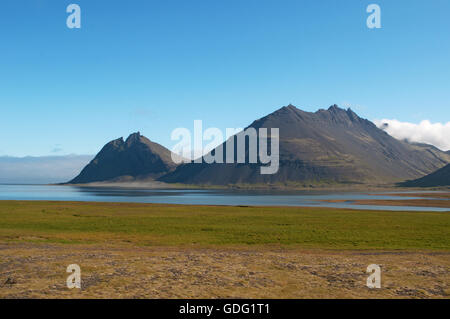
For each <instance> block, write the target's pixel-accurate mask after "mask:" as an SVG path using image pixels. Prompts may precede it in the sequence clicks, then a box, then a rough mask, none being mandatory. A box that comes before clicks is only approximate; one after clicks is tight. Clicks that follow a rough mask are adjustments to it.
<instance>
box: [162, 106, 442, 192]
mask: <svg viewBox="0 0 450 319" xmlns="http://www.w3.org/2000/svg"><path fill="white" fill-rule="evenodd" d="M249 127H253V128H255V129H259V128H279V130H280V168H279V171H278V172H277V173H276V174H273V175H261V174H260V169H259V168H260V165H259V164H206V163H202V164H194V163H188V164H183V165H180V166H179V167H177V169H176V170H175V171H174V172H171V173H169V174H167V175H165V176H163V177H162V178H161V179H160V180H161V181H165V182H179V183H188V184H219V185H226V184H240V183H252V184H254V183H288V182H295V183H297V182H301V183H305V182H306V183H309V182H330V183H335V182H338V183H367V182H370V183H374V182H376V183H385V182H395V181H401V180H405V179H408V178H410V179H411V178H417V177H419V176H423V175H424V174H428V173H430V172H432V171H434V170H436V169H439V168H441V167H443V166H444V165H446V164H447V163H448V162H450V156H449V155H448V154H446V153H444V152H442V151H440V150H438V149H436V148H434V147H432V146H428V147H427V146H423V145H410V144H408V143H406V142H402V141H399V140H397V139H395V138H393V137H391V136H390V135H388V134H387V133H386V132H384V131H383V130H381V129H379V128H378V127H376V125H375V124H373V123H372V122H370V121H368V120H365V119H362V118H360V117H359V116H358V115H356V114H355V113H354V112H353V111H351V110H350V109H349V110H343V109H341V108H339V107H337V106H336V105H333V106H331V107H330V108H329V109H328V110H323V109H321V110H319V111H317V112H315V113H312V112H305V111H302V110H300V109H298V108H296V107H294V106H293V105H289V106H286V107H283V108H281V109H279V110H277V111H275V112H274V113H272V114H269V115H268V116H266V117H263V118H261V119H259V120H257V121H255V122H253V123H252V124H251V125H250V126H249ZM233 138H235V137H233ZM223 148H224V149H225V146H224V147H223ZM247 151H248V150H247Z"/></svg>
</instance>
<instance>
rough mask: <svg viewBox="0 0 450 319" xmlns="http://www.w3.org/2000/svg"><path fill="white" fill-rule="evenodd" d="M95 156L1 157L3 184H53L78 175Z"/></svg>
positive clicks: (1, 178)
mask: <svg viewBox="0 0 450 319" xmlns="http://www.w3.org/2000/svg"><path fill="white" fill-rule="evenodd" d="M93 157H94V156H91V155H66V156H41V157H31V156H27V157H11V156H2V157H0V183H1V184H52V183H61V182H62V181H67V180H68V179H69V178H72V177H73V176H75V175H76V174H78V173H79V172H80V171H81V170H82V169H83V167H84V166H86V164H88V163H89V162H90V161H91V160H92V158H93Z"/></svg>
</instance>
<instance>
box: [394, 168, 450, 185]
mask: <svg viewBox="0 0 450 319" xmlns="http://www.w3.org/2000/svg"><path fill="white" fill-rule="evenodd" d="M400 186H404V187H439V186H450V164H448V165H447V166H445V167H443V168H441V169H438V170H437V171H435V172H433V173H431V174H429V175H426V176H424V177H422V178H418V179H415V180H412V181H406V182H404V183H400Z"/></svg>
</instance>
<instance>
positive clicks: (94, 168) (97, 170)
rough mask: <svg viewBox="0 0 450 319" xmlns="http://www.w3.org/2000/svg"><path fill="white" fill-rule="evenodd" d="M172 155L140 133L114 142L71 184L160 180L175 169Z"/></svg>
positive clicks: (105, 147)
mask: <svg viewBox="0 0 450 319" xmlns="http://www.w3.org/2000/svg"><path fill="white" fill-rule="evenodd" d="M175 167H176V164H175V163H173V161H172V158H171V152H170V151H169V150H168V149H166V148H165V147H163V146H161V145H159V144H157V143H154V142H151V141H150V140H149V139H147V138H146V137H144V136H142V135H141V134H140V133H139V132H138V133H134V134H131V135H130V136H129V137H128V138H127V140H126V141H124V140H123V138H119V139H117V140H114V141H111V142H109V143H108V144H106V145H105V146H104V147H103V149H102V150H101V151H100V152H99V153H98V154H97V155H96V156H95V158H94V159H93V160H92V161H91V162H90V163H89V164H88V165H87V166H86V167H85V168H84V169H83V170H82V171H81V173H80V174H79V175H78V176H77V177H75V178H74V179H73V180H71V181H70V182H69V183H70V184H83V183H91V182H99V181H108V180H112V179H118V178H127V177H128V178H129V177H131V178H136V177H139V178H156V177H159V176H161V175H163V174H166V173H168V172H170V171H171V170H173V169H174V168H175Z"/></svg>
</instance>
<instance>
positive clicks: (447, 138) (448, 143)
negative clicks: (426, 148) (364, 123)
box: [374, 119, 450, 151]
mask: <svg viewBox="0 0 450 319" xmlns="http://www.w3.org/2000/svg"><path fill="white" fill-rule="evenodd" d="M374 122H375V124H376V125H377V126H378V127H379V128H381V129H383V130H384V131H386V132H387V133H388V134H389V135H391V136H393V137H395V138H397V139H399V140H408V141H409V142H416V143H426V144H431V145H434V146H436V147H437V148H440V149H441V150H444V151H448V150H450V122H447V123H445V124H443V123H431V122H430V121H428V120H425V121H422V122H420V123H419V124H415V123H408V122H400V121H397V120H387V119H384V120H381V121H380V120H376V121H374Z"/></svg>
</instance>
